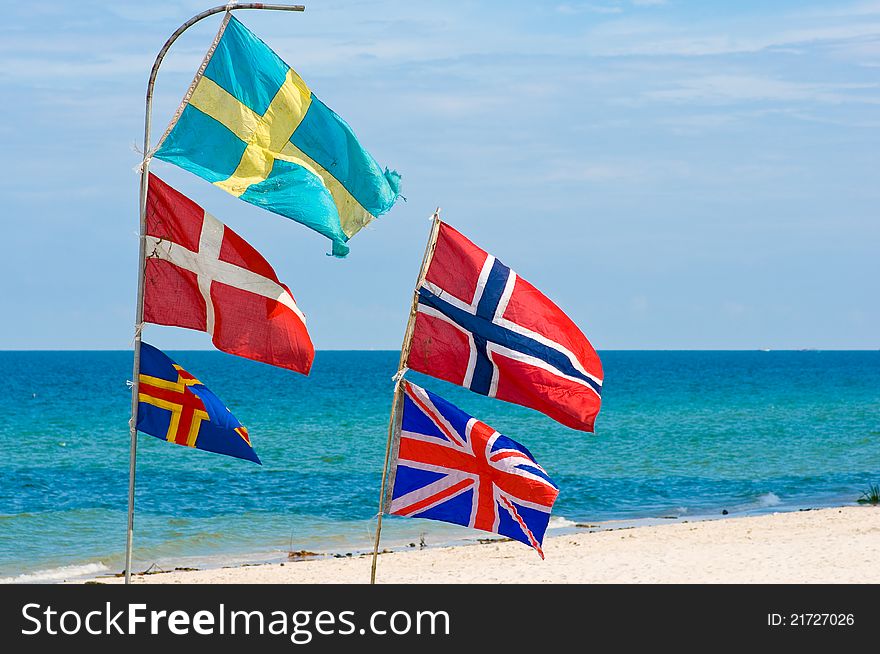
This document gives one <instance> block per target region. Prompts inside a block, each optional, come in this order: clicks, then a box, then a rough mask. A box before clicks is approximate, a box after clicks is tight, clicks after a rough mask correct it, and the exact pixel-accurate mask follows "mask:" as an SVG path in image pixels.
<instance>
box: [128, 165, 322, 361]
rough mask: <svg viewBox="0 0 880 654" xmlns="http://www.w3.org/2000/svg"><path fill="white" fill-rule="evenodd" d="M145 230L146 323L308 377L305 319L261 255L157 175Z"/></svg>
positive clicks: (311, 352)
mask: <svg viewBox="0 0 880 654" xmlns="http://www.w3.org/2000/svg"><path fill="white" fill-rule="evenodd" d="M146 227H147V230H146V269H145V278H144V320H145V321H147V322H151V323H155V324H158V325H171V326H174V327H186V328H189V329H195V330H198V331H203V332H208V333H209V334H210V335H211V340H212V341H213V343H214V346H215V347H216V348H217V349H218V350H223V351H224V352H229V353H230V354H236V355H238V356H242V357H246V358H248V359H254V360H256V361H262V362H263V363H268V364H271V365H273V366H279V367H281V368H289V369H290V370H295V371H296V372H301V373H303V374H305V375H307V374H308V373H309V369H310V368H311V366H312V360H313V359H314V358H315V348H314V347H313V346H312V341H311V339H310V338H309V333H308V331H306V321H305V317H304V316H303V314H302V312H301V311H300V310H299V307H297V306H296V302H295V301H294V299H293V295H292V294H291V293H290V289H289V288H287V286H285V285H284V284H282V283H281V282H280V281H278V277H277V276H276V275H275V271H274V270H273V269H272V266H270V265H269V263H268V262H267V261H266V260H265V259H264V258H263V257H262V255H260V253H259V252H257V251H256V250H255V249H254V248H253V247H251V246H250V245H249V244H248V243H246V242H245V240H244V239H243V238H241V237H240V236H239V235H238V234H236V233H235V232H234V231H232V230H231V229H229V227H226V226H225V225H224V224H223V223H221V222H220V221H219V220H217V219H216V218H214V216H212V215H211V214H209V213H208V212H207V211H205V210H204V209H202V208H201V207H200V206H199V205H197V204H196V203H195V202H193V201H192V200H190V199H189V198H187V197H186V196H184V195H182V194H181V193H180V192H179V191H176V190H175V189H173V188H171V187H170V186H168V185H167V184H166V183H165V182H163V181H162V180H161V179H159V178H158V177H156V176H154V175H150V179H149V189H148V194H147V226H146Z"/></svg>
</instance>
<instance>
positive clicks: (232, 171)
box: [153, 12, 400, 256]
mask: <svg viewBox="0 0 880 654" xmlns="http://www.w3.org/2000/svg"><path fill="white" fill-rule="evenodd" d="M153 156H155V157H156V158H157V159H162V160H163V161H167V162H170V163H173V164H175V165H177V166H180V167H181V168H184V169H186V170H188V171H190V172H192V173H195V174H196V175H198V176H199V177H202V178H204V179H206V180H208V181H209V182H211V183H212V184H214V185H215V186H217V187H219V188H222V189H223V190H224V191H227V192H228V193H231V194H232V195H234V196H235V197H238V198H240V199H242V200H244V201H245V202H250V203H251V204H254V205H256V206H258V207H261V208H263V209H267V210H269V211H273V212H275V213H277V214H280V215H282V216H285V217H287V218H290V219H291V220H295V221H296V222H299V223H302V224H303V225H306V226H307V227H310V228H311V229H314V230H315V231H317V232H319V233H321V234H323V235H324V236H326V237H327V238H329V239H330V240H331V241H332V242H333V254H334V255H336V256H345V255H346V254H347V253H348V246H347V245H346V242H347V241H348V240H349V239H350V238H351V237H352V236H354V235H355V234H356V233H357V232H358V231H359V230H360V229H361V228H363V227H364V226H366V225H367V224H368V223H369V222H371V221H372V220H373V219H374V218H376V217H377V216H379V215H381V214H383V213H385V212H387V211H388V210H389V209H391V206H392V205H393V204H394V202H395V201H396V200H397V197H398V195H399V187H400V176H399V175H398V174H397V173H396V172H393V171H389V170H387V169H385V170H384V171H383V170H382V168H381V167H380V166H379V164H377V163H376V161H375V160H374V159H373V157H371V156H370V154H369V153H368V152H367V151H366V150H364V149H363V148H362V147H361V145H360V143H358V140H357V138H356V137H355V135H354V133H353V132H352V130H351V128H350V127H349V126H348V125H347V124H346V122H345V121H344V120H342V119H341V118H340V117H339V116H337V115H336V114H335V113H334V112H333V111H331V110H330V109H328V108H327V106H326V105H325V104H324V103H322V102H321V101H320V100H319V99H318V98H316V97H315V95H314V94H313V93H312V92H311V90H310V89H309V87H308V86H306V83H305V82H304V81H303V80H302V79H301V78H300V76H299V75H297V74H296V72H294V70H293V69H292V68H290V66H288V65H287V64H286V63H284V61H282V60H281V58H280V57H279V56H278V55H277V54H275V53H274V52H273V51H272V50H271V49H270V48H269V46H267V45H266V44H265V43H263V42H262V41H261V40H260V39H258V38H257V37H256V36H255V35H254V34H253V33H252V32H251V31H250V30H248V29H247V28H246V27H245V26H244V25H242V24H241V22H239V21H238V19H236V18H234V17H233V16H232V14H231V13H228V12H227V14H226V17H225V18H224V20H223V22H222V24H221V25H220V31H219V32H218V33H217V37H216V38H215V40H214V43H213V44H212V46H211V48H210V50H208V54H207V56H206V57H205V60H204V62H203V63H202V66H201V67H200V68H199V71H198V74H197V75H196V77H195V79H194V80H193V83H192V85H191V86H190V88H189V90H188V91H187V93H186V95H185V96H184V99H183V102H182V103H181V105H180V108H179V109H178V110H177V113H176V114H175V116H174V118H173V119H172V121H171V124H170V125H169V127H168V129H167V131H166V132H165V134H164V136H163V137H162V139H161V140H160V141H159V145H158V147H157V149H156V151H155V153H154V155H153Z"/></svg>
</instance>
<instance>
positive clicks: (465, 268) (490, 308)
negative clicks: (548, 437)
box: [407, 222, 603, 432]
mask: <svg viewBox="0 0 880 654" xmlns="http://www.w3.org/2000/svg"><path fill="white" fill-rule="evenodd" d="M417 309H418V311H417V314H416V320H415V327H414V330H413V337H412V346H411V349H410V353H409V358H408V361H407V366H408V367H409V368H411V369H412V370H417V371H418V372H423V373H425V374H427V375H431V376H433V377H437V378H439V379H444V380H446V381H449V382H452V383H453V384H458V385H460V386H464V387H465V388H469V389H470V390H472V391H474V392H475V393H480V394H482V395H488V396H489V397H494V398H497V399H499V400H505V401H507V402H513V403H514V404H520V405H522V406H527V407H530V408H532V409H537V410H538V411H541V412H543V413H545V414H547V415H548V416H550V417H551V418H553V419H554V420H558V421H559V422H561V423H562V424H563V425H566V426H568V427H572V428H574V429H580V430H582V431H590V432H591V431H593V425H594V423H595V420H596V415H597V414H598V413H599V407H600V404H601V394H602V378H603V375H602V363H601V362H600V361H599V356H598V355H597V354H596V351H595V350H594V349H593V346H592V345H590V342H589V341H588V340H587V337H586V336H584V335H583V333H582V332H581V331H580V329H578V327H577V325H575V324H574V322H572V321H571V319H570V318H569V317H568V316H566V315H565V313H563V312H562V310H561V309H560V308H559V307H557V306H556V305H555V304H553V302H551V301H550V300H549V299H548V298H547V297H546V296H544V295H543V294H542V293H541V292H540V291H539V290H538V289H536V288H535V287H534V286H532V285H531V284H529V283H528V282H527V281H526V280H524V279H523V278H522V277H520V276H519V275H517V274H516V273H515V272H514V271H513V270H511V269H510V268H508V267H507V266H505V265H504V264H503V263H501V262H500V261H499V260H498V259H496V258H495V257H493V256H492V255H491V254H488V253H487V252H485V251H484V250H481V249H480V248H479V247H477V246H476V245H474V244H473V243H471V242H470V241H469V240H468V239H467V238H465V237H464V236H462V235H461V234H460V233H459V232H457V231H456V230H454V229H453V228H452V227H450V226H449V225H447V224H446V223H442V222H441V223H440V227H439V232H438V235H437V242H436V246H435V248H434V254H433V257H432V259H431V261H430V264H429V267H428V271H427V274H426V276H425V279H424V281H423V282H422V283H421V284H420V285H419V288H418V307H417Z"/></svg>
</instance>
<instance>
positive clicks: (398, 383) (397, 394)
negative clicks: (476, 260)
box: [370, 207, 440, 584]
mask: <svg viewBox="0 0 880 654" xmlns="http://www.w3.org/2000/svg"><path fill="white" fill-rule="evenodd" d="M431 221H432V222H431V232H430V234H429V236H428V244H427V245H426V246H425V254H424V256H423V257H422V267H421V268H420V269H419V278H418V279H417V280H416V287H415V289H414V290H413V298H412V304H411V305H410V308H409V319H408V320H407V322H406V331H405V332H404V335H403V345H402V346H401V348H400V361H399V363H398V364H397V373H396V374H395V375H394V399H393V400H392V401H391V416H390V417H389V418H388V440H387V441H386V443H385V464H384V466H383V468H382V484H381V485H380V486H379V515H378V516H377V522H376V538H375V540H374V541H373V563H372V566H371V567H370V583H371V584H375V583H376V559H377V558H378V556H379V538H380V537H381V535H382V516H383V515H384V513H385V499H386V497H385V496H386V482H387V480H388V463H389V462H390V460H391V443H392V441H393V440H394V431H395V426H396V423H397V420H398V419H399V418H400V415H399V412H400V401H401V399H402V397H403V375H404V374H405V373H406V370H407V368H406V362H407V361H408V360H409V351H410V348H411V347H412V337H413V330H414V329H415V326H416V314H417V313H418V307H419V287H420V286H421V285H422V282H423V281H425V275H427V274H428V267H429V266H430V265H431V260H432V259H433V258H434V247H435V246H436V245H437V234H438V233H439V231H440V207H437V210H436V211H434V215H433V216H431Z"/></svg>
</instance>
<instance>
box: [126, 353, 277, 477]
mask: <svg viewBox="0 0 880 654" xmlns="http://www.w3.org/2000/svg"><path fill="white" fill-rule="evenodd" d="M137 428H138V431H142V432H143V433H145V434H149V435H150V436H155V437H156V438H161V439H162V440H165V441H168V442H169V443H177V444H178V445H184V446H186V447H194V448H196V449H199V450H207V451H208V452H216V453H217V454H227V455H229V456H234V457H237V458H239V459H247V460H248V461H253V462H254V463H260V459H259V458H258V457H257V453H256V452H254V448H253V446H251V440H250V437H249V436H248V432H247V429H246V428H245V426H244V425H242V424H241V423H240V422H239V421H238V419H237V418H236V417H235V416H234V415H232V412H230V411H229V409H227V408H226V405H225V404H223V402H221V401H220V398H218V397H217V396H216V395H214V394H213V393H212V392H211V391H210V390H208V388H207V387H206V386H205V385H204V384H202V382H200V381H199V380H198V379H196V378H195V377H193V376H192V375H191V374H189V373H188V372H187V371H186V370H184V369H183V368H181V367H180V366H179V365H177V364H176V363H174V361H172V360H171V359H170V358H168V356H167V355H166V354H165V353H164V352H162V351H160V350H158V349H157V348H155V347H153V346H152V345H149V344H147V343H141V372H140V376H139V377H138V418H137Z"/></svg>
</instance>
